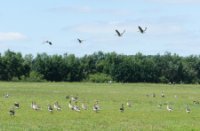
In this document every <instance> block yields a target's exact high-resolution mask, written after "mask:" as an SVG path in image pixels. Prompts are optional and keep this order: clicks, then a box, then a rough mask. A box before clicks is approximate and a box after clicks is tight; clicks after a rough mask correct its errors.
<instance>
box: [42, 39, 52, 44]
mask: <svg viewBox="0 0 200 131" xmlns="http://www.w3.org/2000/svg"><path fill="white" fill-rule="evenodd" d="M44 43H47V44H49V45H53V43H52V42H51V41H48V40H46V41H44Z"/></svg>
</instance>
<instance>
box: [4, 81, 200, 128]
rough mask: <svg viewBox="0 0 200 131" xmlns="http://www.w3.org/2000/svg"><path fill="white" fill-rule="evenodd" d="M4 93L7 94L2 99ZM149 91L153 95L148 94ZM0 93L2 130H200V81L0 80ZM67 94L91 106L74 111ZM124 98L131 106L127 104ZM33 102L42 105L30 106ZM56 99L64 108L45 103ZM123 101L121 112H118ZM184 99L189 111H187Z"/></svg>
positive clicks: (51, 102)
mask: <svg viewBox="0 0 200 131" xmlns="http://www.w3.org/2000/svg"><path fill="white" fill-rule="evenodd" d="M162 91H164V94H165V97H163V98H162V97H161V96H160V95H161V92H162ZM5 93H8V94H9V97H8V98H4V96H3V94H5ZM153 93H155V94H156V97H152V94H153ZM0 94H1V96H2V97H0V130H6V131H8V130H13V131H22V130H30V131H35V130H41V131H45V130H48V131H57V130H58V131H62V130H63V131H66V130H69V131H133V130H136V131H138V130H139V131H143V130H148V131H149V130H173V131H174V130H179V131H184V130H185V131H189V130H197V131H198V130H200V104H193V101H194V100H195V101H198V100H200V85H164V84H120V83H118V84H115V83H113V84H94V83H48V82H47V83H14V82H0ZM67 95H74V96H78V97H79V101H80V102H79V103H81V102H82V101H84V102H86V103H87V104H88V106H89V109H88V110H86V111H84V110H81V112H75V111H72V110H71V109H69V108H68V102H69V100H67V99H66V98H65V97H66V96H67ZM175 96H176V97H175ZM95 100H99V104H100V107H101V109H102V110H100V111H99V113H95V112H94V111H93V110H92V106H93V104H94V102H95ZM127 100H130V102H131V103H132V107H127V106H126V102H127ZM32 101H36V102H37V103H38V104H39V105H40V106H41V108H42V109H41V110H40V111H35V110H33V109H31V102H32ZM55 101H58V102H59V104H60V105H61V106H62V111H54V112H53V113H50V112H48V110H47V105H48V104H52V105H53V103H54V102H55ZM14 102H19V103H20V108H19V109H16V114H15V116H14V117H12V116H10V115H9V109H10V108H11V107H12V106H13V103H14ZM79 103H78V104H79ZM122 103H124V104H125V111H124V112H123V113H122V112H120V111H119V108H120V106H121V104H122ZM167 103H169V104H170V105H171V106H172V107H173V108H174V111H173V112H168V111H167V109H166V104H167ZM159 104H161V105H162V106H161V107H159ZM187 104H188V105H189V107H190V108H191V113H186V111H185V108H186V105H187Z"/></svg>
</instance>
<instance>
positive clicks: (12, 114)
mask: <svg viewBox="0 0 200 131" xmlns="http://www.w3.org/2000/svg"><path fill="white" fill-rule="evenodd" d="M9 114H10V116H14V115H15V109H14V107H13V108H11V109H10V110H9Z"/></svg>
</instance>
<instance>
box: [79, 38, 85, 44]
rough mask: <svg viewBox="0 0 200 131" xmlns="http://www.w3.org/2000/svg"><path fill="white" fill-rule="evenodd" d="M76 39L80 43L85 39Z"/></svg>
mask: <svg viewBox="0 0 200 131" xmlns="http://www.w3.org/2000/svg"><path fill="white" fill-rule="evenodd" d="M77 40H78V42H79V43H80V44H81V43H83V41H85V40H81V39H77Z"/></svg>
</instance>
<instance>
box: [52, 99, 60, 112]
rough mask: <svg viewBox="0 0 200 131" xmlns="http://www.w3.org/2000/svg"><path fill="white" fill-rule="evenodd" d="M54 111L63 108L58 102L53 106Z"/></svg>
mask: <svg viewBox="0 0 200 131" xmlns="http://www.w3.org/2000/svg"><path fill="white" fill-rule="evenodd" d="M53 107H54V109H56V110H57V111H60V110H61V106H60V105H59V104H58V102H57V101H56V102H55V103H54V105H53Z"/></svg>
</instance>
